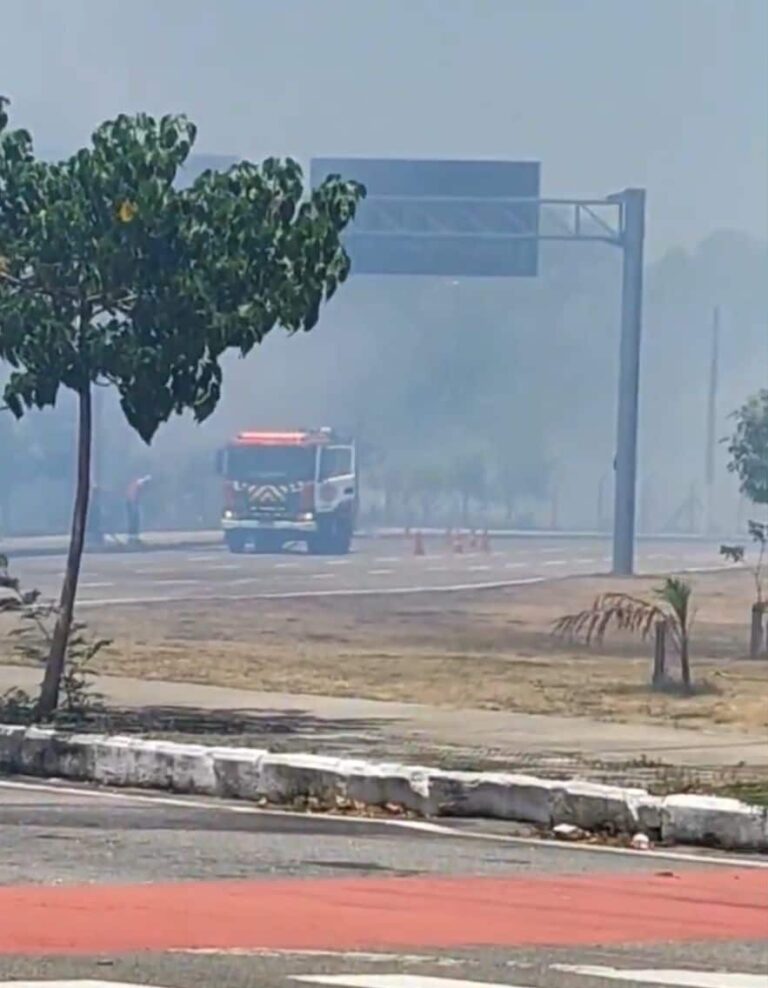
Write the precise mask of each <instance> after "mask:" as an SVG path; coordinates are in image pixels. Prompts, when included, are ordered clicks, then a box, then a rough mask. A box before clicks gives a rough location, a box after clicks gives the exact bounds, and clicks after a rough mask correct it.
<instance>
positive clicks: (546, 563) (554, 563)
mask: <svg viewBox="0 0 768 988" xmlns="http://www.w3.org/2000/svg"><path fill="white" fill-rule="evenodd" d="M567 563H568V560H567V559H545V560H544V562H543V563H542V566H565V565H567Z"/></svg>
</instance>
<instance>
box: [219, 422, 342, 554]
mask: <svg viewBox="0 0 768 988" xmlns="http://www.w3.org/2000/svg"><path fill="white" fill-rule="evenodd" d="M218 468H219V472H220V473H221V475H222V477H223V480H224V507H223V511H222V519H221V527H222V529H223V532H224V539H225V541H226V544H227V546H228V547H229V550H230V552H238V553H239V552H244V551H245V550H246V549H247V548H248V547H249V546H251V547H253V548H254V549H255V550H256V551H261V552H266V551H278V550H279V549H281V548H283V547H284V546H285V545H286V544H287V543H289V542H304V543H305V544H306V546H307V549H308V551H309V552H311V553H316V554H319V555H344V554H346V553H348V552H349V550H350V547H351V544H352V536H353V534H354V529H355V523H356V520H357V505H358V481H357V455H356V449H355V444H354V442H353V441H351V440H350V439H346V438H343V437H341V436H339V435H338V434H337V433H335V432H334V431H333V430H332V429H328V428H323V429H316V430H298V431H295V432H268V431H247V432H241V433H239V434H238V435H237V436H235V438H234V439H232V440H231V441H230V442H229V443H228V444H227V445H226V446H225V447H224V449H222V450H220V452H219V454H218Z"/></svg>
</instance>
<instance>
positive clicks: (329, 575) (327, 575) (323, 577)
mask: <svg viewBox="0 0 768 988" xmlns="http://www.w3.org/2000/svg"><path fill="white" fill-rule="evenodd" d="M311 576H312V579H313V580H330V579H331V578H332V577H334V576H336V574H335V573H312V574H311Z"/></svg>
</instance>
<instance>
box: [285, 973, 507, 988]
mask: <svg viewBox="0 0 768 988" xmlns="http://www.w3.org/2000/svg"><path fill="white" fill-rule="evenodd" d="M291 980H292V981H301V982H303V983H304V984H307V985H339V988H524V986H523V985H510V984H501V983H500V982H499V981H464V980H462V979H457V978H431V977H428V976H425V975H421V974H299V975H294V976H293V978H291Z"/></svg>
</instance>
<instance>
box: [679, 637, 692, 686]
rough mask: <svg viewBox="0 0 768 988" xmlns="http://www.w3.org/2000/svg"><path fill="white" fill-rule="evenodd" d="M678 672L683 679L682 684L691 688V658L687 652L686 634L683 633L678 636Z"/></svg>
mask: <svg viewBox="0 0 768 988" xmlns="http://www.w3.org/2000/svg"><path fill="white" fill-rule="evenodd" d="M680 674H681V676H682V680H683V686H684V687H685V688H686V689H687V690H690V688H691V660H690V656H689V654H688V635H686V634H685V633H683V634H681V636H680Z"/></svg>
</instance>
